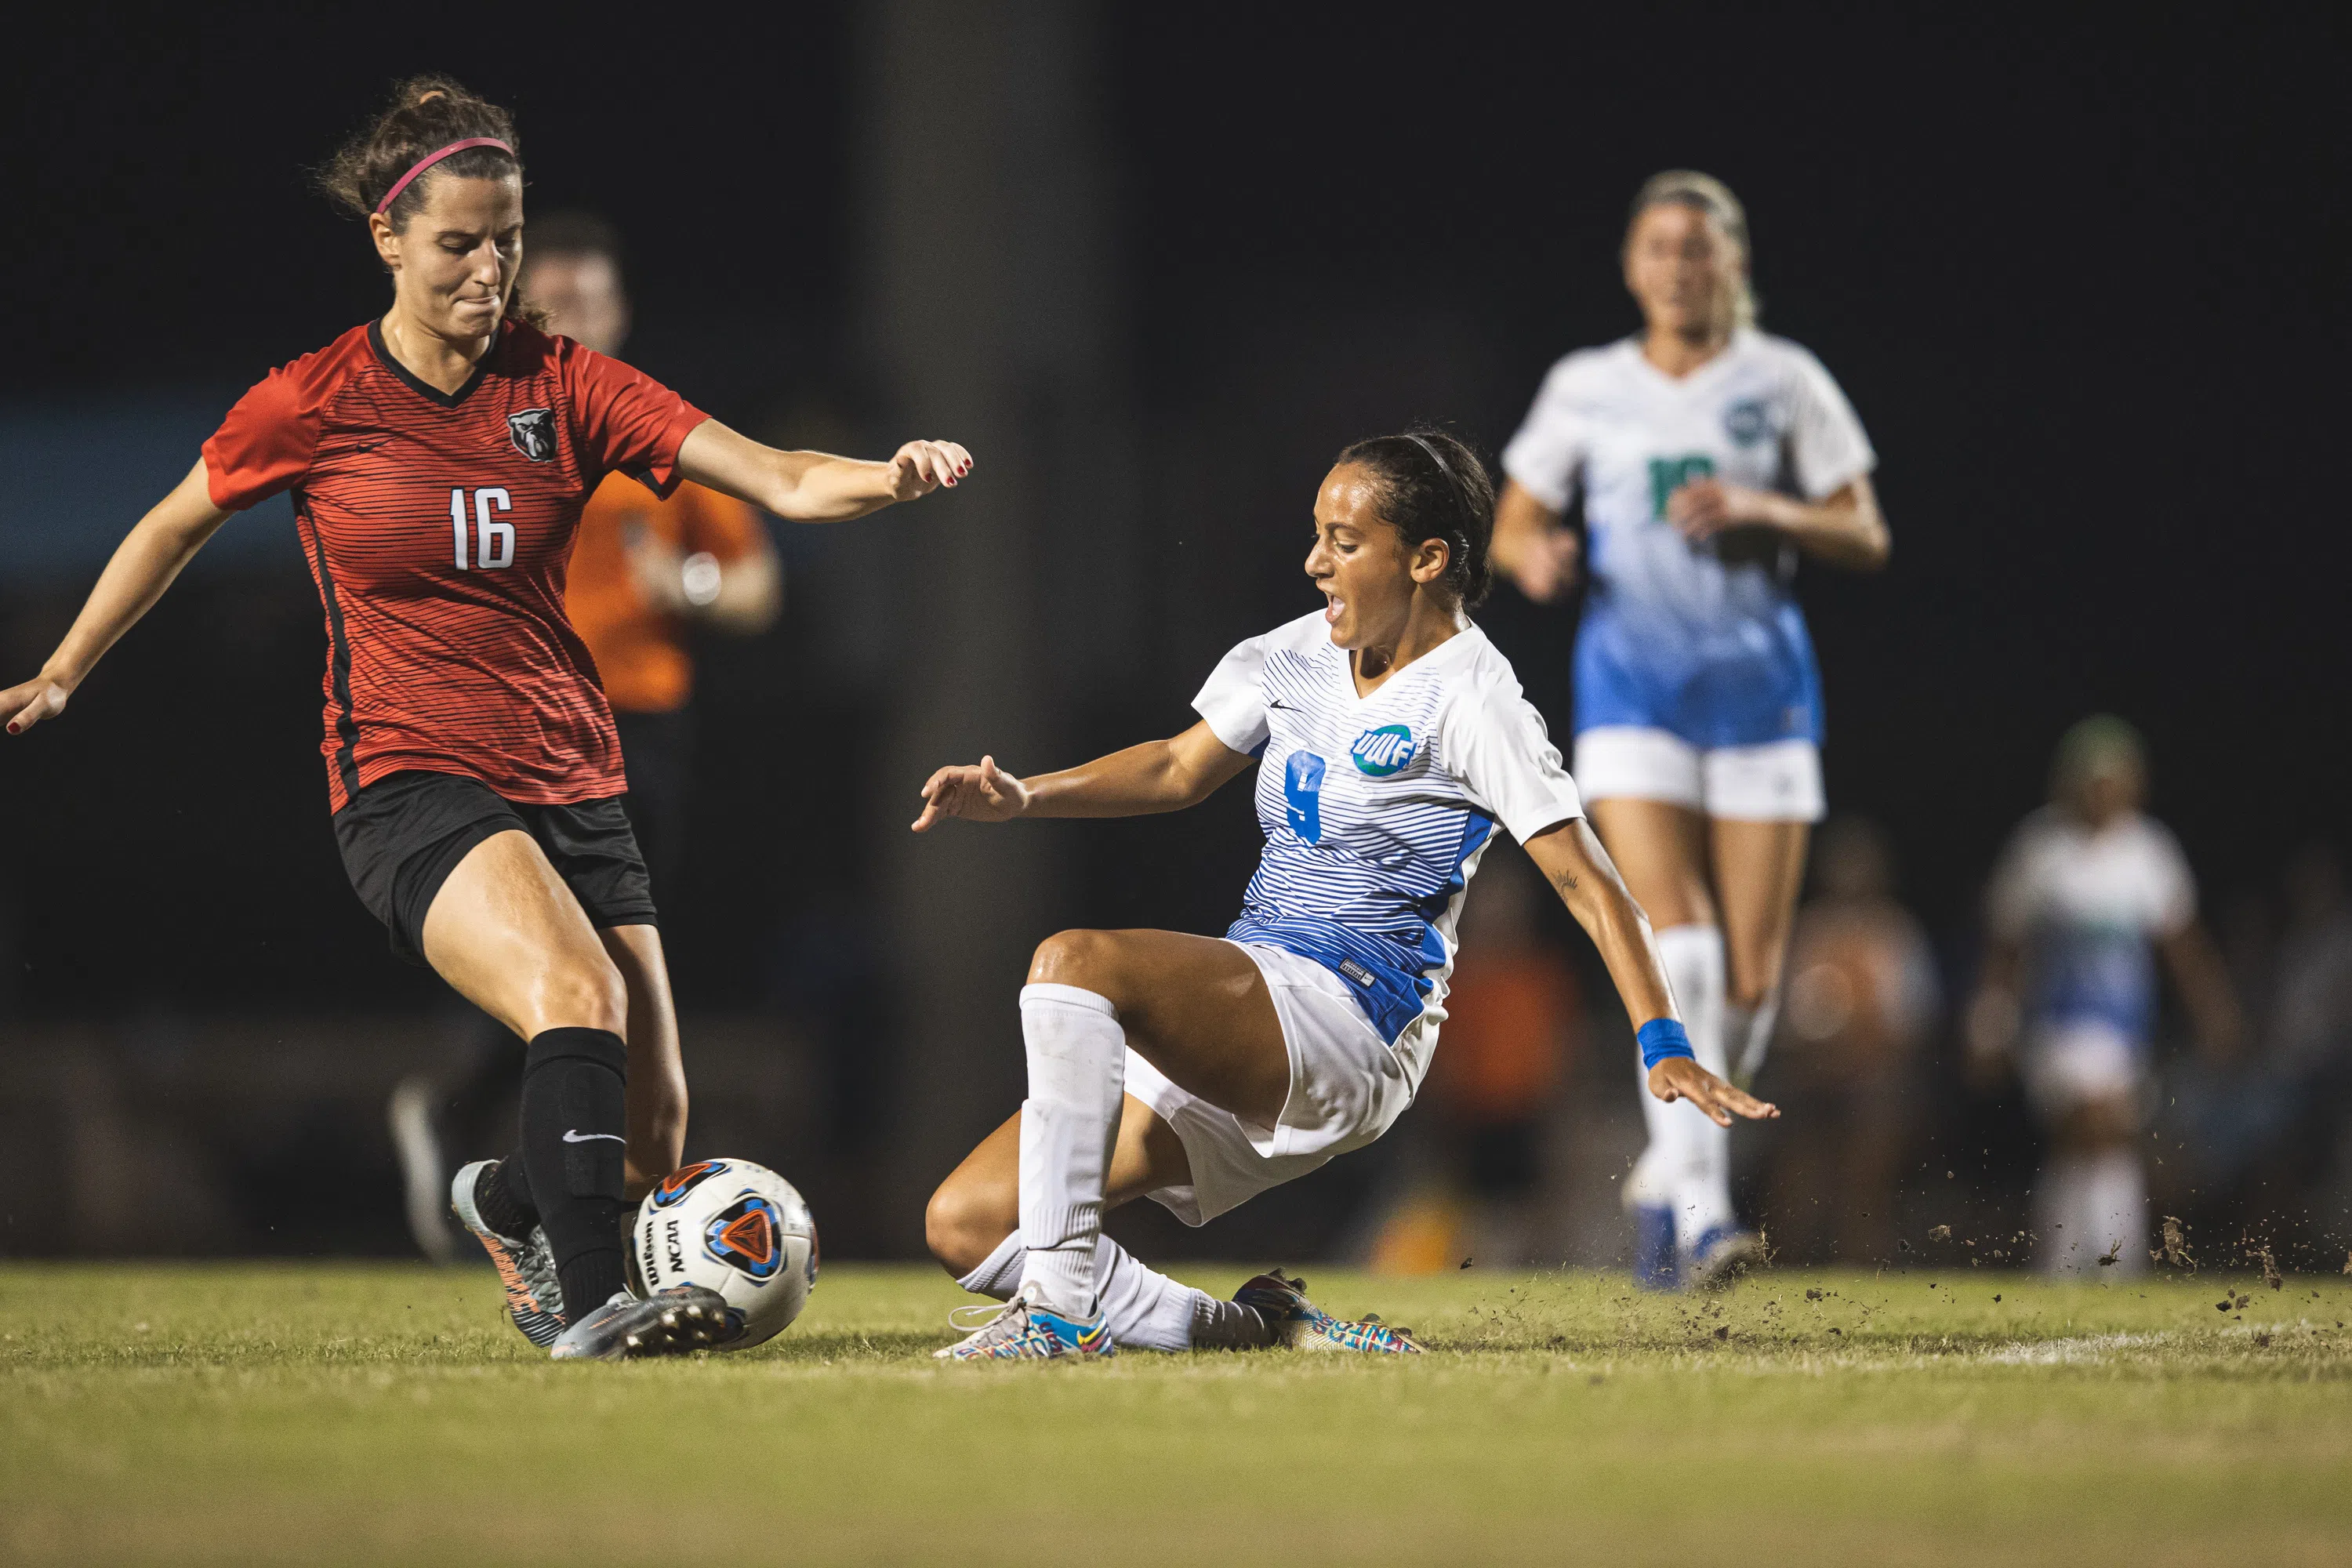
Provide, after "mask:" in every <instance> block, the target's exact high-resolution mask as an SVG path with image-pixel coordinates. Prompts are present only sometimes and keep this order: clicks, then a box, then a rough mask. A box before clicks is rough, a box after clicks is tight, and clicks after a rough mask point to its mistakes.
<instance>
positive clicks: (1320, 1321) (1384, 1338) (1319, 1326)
mask: <svg viewBox="0 0 2352 1568" xmlns="http://www.w3.org/2000/svg"><path fill="white" fill-rule="evenodd" d="M1234 1300H1236V1301H1238V1302H1240V1303H1241V1304H1242V1305H1243V1306H1244V1307H1249V1308H1252V1309H1254V1310H1255V1311H1256V1312H1257V1314H1258V1315H1259V1316H1260V1317H1262V1318H1264V1319H1265V1322H1266V1327H1267V1328H1269V1329H1271V1330H1272V1331H1274V1342H1275V1343H1276V1344H1277V1345H1280V1346H1282V1347H1283V1348H1284V1349H1286V1350H1294V1351H1356V1352H1361V1353H1363V1354H1366V1355H1419V1354H1421V1353H1422V1348H1421V1343H1420V1342H1419V1341H1417V1340H1415V1339H1414V1338H1413V1337H1412V1330H1411V1329H1392V1328H1391V1327H1389V1325H1388V1324H1386V1323H1383V1322H1381V1320H1380V1314H1378V1313H1377V1312H1367V1313H1365V1314H1364V1316H1363V1318H1362V1319H1361V1320H1360V1321H1352V1322H1351V1321H1349V1320H1347V1319H1345V1318H1335V1317H1333V1316H1332V1315H1331V1314H1330V1313H1328V1312H1327V1311H1325V1310H1323V1309H1322V1308H1320V1307H1318V1306H1317V1305H1316V1304H1315V1303H1314V1302H1312V1301H1310V1300H1307V1281H1306V1280H1304V1279H1296V1278H1286V1277H1285V1276H1284V1274H1283V1272H1282V1270H1281V1269H1279V1268H1270V1269H1268V1270H1266V1271H1265V1273H1263V1274H1261V1275H1259V1276H1258V1277H1257V1278H1256V1279H1253V1280H1251V1281H1250V1282H1249V1283H1248V1284H1246V1285H1244V1286H1243V1287H1242V1288H1241V1289H1238V1290H1236V1291H1234Z"/></svg>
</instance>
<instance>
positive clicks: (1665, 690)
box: [1503, 328, 1877, 821]
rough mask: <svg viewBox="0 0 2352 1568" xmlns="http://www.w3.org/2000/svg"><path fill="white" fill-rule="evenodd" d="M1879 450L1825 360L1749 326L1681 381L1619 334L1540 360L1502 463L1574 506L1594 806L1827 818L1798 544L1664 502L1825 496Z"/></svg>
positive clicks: (1534, 489)
mask: <svg viewBox="0 0 2352 1568" xmlns="http://www.w3.org/2000/svg"><path fill="white" fill-rule="evenodd" d="M1876 461H1877V458H1876V456H1875V455H1874V453H1873V452H1872V450H1871V447H1870V441H1869V438H1868V437H1865V436H1864V434H1863V429H1862V425H1861V422H1860V421H1859V420H1858V419H1856V418H1855V417H1854V413H1853V408H1852V406H1851V405H1848V403H1847V402H1846V400H1845V396H1844V395H1843V393H1842V392H1840V391H1839V390H1838V385H1837V383H1836V382H1834V381H1832V379H1831V378H1830V374H1829V372H1828V371H1826V370H1824V369H1823V368H1822V363H1821V362H1820V361H1819V360H1816V359H1815V358H1814V357H1813V356H1812V355H1811V354H1810V353H1807V352H1806V351H1805V350H1803V349H1802V348H1800V347H1799V346H1798V345H1796V344H1795V343H1792V342H1788V341H1787V340H1786V339H1783V338H1776V337H1771V336H1769V335H1768V334H1766V333H1763V332H1759V331H1755V330H1753V329H1751V328H1741V329H1739V330H1738V331H1735V332H1733V333H1732V336H1731V341H1730V342H1728V343H1727V344H1726V345H1725V347H1724V350H1723V352H1722V353H1719V354H1717V355H1716V357H1715V358H1713V359H1711V360H1709V361H1708V362H1707V363H1705V364H1703V365H1701V366H1700V367H1699V368H1698V369H1696V370H1695V371H1693V372H1691V373H1690V374H1688V375H1685V376H1683V377H1680V378H1679V379H1677V378H1675V377H1673V376H1669V375H1667V374H1665V373H1664V372H1663V371H1661V370H1659V369H1658V368H1657V367H1656V366H1655V365H1654V364H1652V363H1650V362H1649V361H1648V360H1647V359H1645V358H1643V354H1642V348H1641V343H1640V342H1639V341H1638V340H1636V339H1632V338H1628V339H1625V340H1623V341H1622V342H1615V343H1612V344H1610V345H1608V346H1607V347H1604V348H1597V349H1585V350H1581V351H1580V352H1578V353H1572V354H1570V355H1568V356H1567V357H1566V358H1565V359H1562V360H1561V361H1560V362H1559V363H1557V364H1555V365H1554V366H1553V367H1552V369H1551V372H1550V374H1549V375H1547V376H1546V377H1545V378H1544V384H1543V388H1542V390H1541V391H1540V392H1538V394H1537V395H1536V400H1535V405H1534V406H1533V407H1531V408H1530V409H1529V410H1528V416H1527V419H1526V421H1525V422H1524V423H1523V424H1522V425H1521V426H1519V430H1518V433H1517V435H1516V436H1514V437H1512V438H1511V443H1510V445H1509V446H1508V447H1506V448H1505V449H1504V452H1503V468H1504V469H1505V471H1506V472H1507V473H1508V474H1509V476H1510V477H1511V478H1512V479H1514V480H1516V481H1517V483H1518V485H1519V487H1520V488H1521V489H1524V490H1526V491H1527V492H1528V494H1529V495H1532V496H1533V497H1535V499H1536V500H1538V501H1541V502H1542V503H1543V504H1544V505H1545V506H1547V507H1549V508H1550V509H1552V510H1555V511H1565V510H1567V509H1568V505H1569V502H1570V500H1571V499H1572V498H1573V497H1574V496H1575V495H1577V494H1579V493H1581V494H1582V496H1583V498H1584V517H1585V524H1586V530H1587V534H1588V538H1589V540H1590V542H1591V578H1592V591H1591V595H1590V596H1589V598H1588V599H1587V601H1586V604H1585V609H1584V619H1583V624H1582V626H1581V627H1580V629H1579V632H1578V635H1577V647H1576V668H1575V676H1576V736H1577V758H1576V773H1577V777H1578V780H1579V781H1580V783H1581V784H1583V786H1584V791H1585V794H1586V795H1587V796H1588V797H1589V798H1593V799H1600V798H1602V797H1604V796H1609V795H1631V796H1635V797H1639V798H1644V799H1663V800H1671V801H1673V802H1675V804H1677V805H1689V806H1692V807H1695V808H1697V809H1701V810H1705V811H1706V812H1707V813H1708V814H1709V815H1711V816H1733V817H1752V818H1761V819H1765V820H1794V821H1811V820H1814V819H1817V818H1818V817H1819V816H1821V815H1822V792H1821V764H1820V746H1821V741H1822V689H1821V672H1820V670H1819V668H1817V667H1816V665H1815V663H1814V658H1813V647H1812V640H1811V637H1809V636H1808V635H1807V633H1806V630H1805V618H1804V615H1803V612H1802V611H1801V610H1800V609H1799V608H1798V606H1797V602H1796V599H1795V596H1794V595H1792V594H1791V593H1790V586H1789V584H1790V577H1791V575H1792V574H1793V571H1794V566H1795V561H1794V552H1793V551H1791V550H1790V549H1789V548H1788V547H1786V546H1785V545H1782V544H1780V543H1778V542H1770V541H1768V542H1764V543H1763V544H1761V545H1759V544H1756V543H1754V542H1751V541H1750V540H1749V539H1746V538H1742V537H1741V536H1740V535H1739V534H1738V531H1734V533H1733V535H1732V536H1731V537H1730V538H1729V539H1728V540H1723V539H1718V540H1717V542H1709V543H1705V544H1693V543H1691V542H1689V541H1687V540H1685V538H1684V537H1683V535H1682V534H1681V532H1680V531H1678V530H1676V529H1675V526H1674V525H1673V524H1672V523H1670V522H1668V521H1666V502H1667V499H1668V498H1669V497H1670V496H1672V495H1673V494H1674V492H1675V489H1678V488H1680V487H1681V486H1682V485H1685V484H1686V483H1689V482H1690V481H1692V480H1694V479H1705V478H1708V477H1713V478H1717V479H1723V480H1725V481H1726V482H1727V483H1731V484H1738V485H1743V486H1747V487H1748V488H1751V489H1771V490H1779V491H1781V492H1782V493H1785V494H1790V495H1795V496H1800V497H1802V498H1803V499H1805V500H1814V501H1818V500H1823V499H1825V498H1827V497H1828V496H1830V495H1832V494H1834V493H1835V492H1836V491H1838V490H1839V489H1843V487H1844V486H1845V485H1846V484H1848V483H1850V482H1851V481H1852V480H1853V479H1856V478H1858V477H1860V476H1862V475H1864V474H1867V473H1868V472H1870V470H1871V468H1873V467H1874V466H1875V464H1876Z"/></svg>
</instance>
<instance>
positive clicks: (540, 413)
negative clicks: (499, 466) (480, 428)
mask: <svg viewBox="0 0 2352 1568" xmlns="http://www.w3.org/2000/svg"><path fill="white" fill-rule="evenodd" d="M507 434H508V435H509V436H510V437H513V439H514V449H515V450H516V451H518V452H520V453H521V454H522V455H523V456H524V457H526V458H530V460H531V461H532V462H534V463H551V462H553V461H555V411H554V410H553V409H551V408H526V409H524V410H523V411H522V412H521V413H520V414H509V415H508V416H507Z"/></svg>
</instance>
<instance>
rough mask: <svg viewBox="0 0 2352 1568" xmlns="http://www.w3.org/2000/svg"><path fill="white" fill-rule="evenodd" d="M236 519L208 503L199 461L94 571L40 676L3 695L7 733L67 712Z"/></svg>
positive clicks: (0, 705)
mask: <svg viewBox="0 0 2352 1568" xmlns="http://www.w3.org/2000/svg"><path fill="white" fill-rule="evenodd" d="M233 515H234V514H233V513H230V512H226V511H223V510H221V509H220V508H218V507H216V506H215V505H213V497H212V489H211V486H210V485H209V484H208V483H207V482H206V479H205V465H204V459H202V458H198V459H197V460H196V466H195V467H194V468H190V469H189V470H188V477H187V478H186V479H182V480H181V481H180V482H179V483H178V484H177V485H175V486H173V489H172V493H171V494H169V495H167V496H165V497H164V498H163V500H160V501H157V502H156V503H155V505H154V507H153V508H152V510H149V511H148V513H147V515H146V516H145V517H142V518H141V519H140V520H139V523H138V526H136V527H135V528H133V529H131V532H130V533H129V534H128V535H127V536H125V538H124V539H123V541H122V542H121V544H119V545H117V546H115V549H114V558H113V559H112V560H110V561H109V562H108V563H106V570H105V571H104V572H102V573H100V574H99V578H98V586H97V587H95V588H92V589H91V590H90V591H89V602H88V603H87V604H85V605H82V607H81V614H80V615H79V616H75V617H74V624H73V628H72V629H71V630H70V631H68V632H67V633H66V639H65V641H63V642H61V643H59V644H58V650H57V652H55V653H53V654H51V655H49V659H48V662H47V664H44V665H43V666H41V673H40V674H38V675H37V676H35V677H34V678H33V679H30V680H27V681H26V682H24V683H23V684H22V685H20V686H12V687H10V688H8V689H7V690H5V691H0V719H5V721H6V722H7V726H8V733H10V734H11V735H21V734H23V733H24V732H25V731H27V730H29V729H31V728H32V727H33V726H34V725H36V724H37V723H39V722H40V721H42V720H44V719H54V718H55V717H57V716H58V714H59V713H62V712H64V711H65V708H66V703H67V701H68V700H70V699H71V698H72V696H73V694H74V689H75V688H76V687H78V686H79V685H80V684H81V683H82V681H83V680H84V679H87V678H88V677H89V672H90V669H91V668H92V667H93V666H95V665H96V664H97V663H98V661H99V660H100V658H103V657H104V656H105V654H106V650H107V649H108V648H110V647H113V646H114V645H115V643H116V642H117V641H118V640H119V639H120V638H121V636H122V634H123V633H125V632H127V631H129V630H130V629H131V627H132V626H136V625H138V623H139V617H140V616H143V615H145V614H146V613H147V612H148V611H149V610H150V609H152V607H153V606H154V604H155V601H156V600H158V599H160V598H162V597H163V590H164V589H166V588H168V587H170V586H171V585H172V579H173V578H174V577H177V576H178V575H179V574H180V569H181V568H182V567H184V566H185V565H186V564H187V563H189V562H190V561H191V560H193V559H194V557H195V553H196V552H197V551H199V550H201V549H203V548H204V546H205V540H207V539H210V538H211V537H212V536H213V531H214V530H215V529H217V528H218V527H220V525H221V524H222V523H224V522H226V521H228V520H229V518H230V517H231V516H233Z"/></svg>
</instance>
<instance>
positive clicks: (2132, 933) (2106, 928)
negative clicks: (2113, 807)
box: [1986, 806, 2197, 1116]
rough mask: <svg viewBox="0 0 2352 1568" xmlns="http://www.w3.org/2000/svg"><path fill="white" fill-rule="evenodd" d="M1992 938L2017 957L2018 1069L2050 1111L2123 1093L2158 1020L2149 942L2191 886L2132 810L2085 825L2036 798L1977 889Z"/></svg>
mask: <svg viewBox="0 0 2352 1568" xmlns="http://www.w3.org/2000/svg"><path fill="white" fill-rule="evenodd" d="M1986 903H1987V905H1988V910H1987V913H1988V916H1989V921H1988V923H1989V924H1990V926H1991V928H1992V931H1993V934H1995V935H1996V936H1999V937H2000V938H2002V939H2004V940H2006V941H2010V942H2017V943H2019V944H2020V945H2021V947H2022V949H2023V950H2024V953H2025V962H2026V970H2025V994H2024V997H2023V1011H2024V1018H2023V1025H2024V1031H2023V1039H2022V1047H2023V1048H2022V1050H2021V1056H2020V1061H2019V1067H2020V1069H2021V1076H2022V1077H2023V1079H2024V1080H2025V1085H2026V1090H2027V1092H2028V1093H2029V1094H2030V1095H2031V1096H2032V1099H2033V1101H2034V1103H2035V1104H2036V1105H2037V1106H2038V1107H2039V1108H2040V1109H2041V1110H2042V1111H2043V1112H2044V1113H2045V1114H2048V1115H2053V1116H2054V1115H2059V1114H2063V1112H2064V1111H2065V1110H2068V1109H2069V1108H2070V1107H2072V1106H2073V1105H2074V1104H2075V1103H2077V1102H2079V1101H2080V1100H2084V1099H2087V1098H2093V1097H2100V1098H2105V1097H2114V1096H2129V1095H2131V1094H2134V1093H2136V1092H2137V1091H2138V1090H2139V1089H2140V1087H2141V1084H2142V1081H2143V1079H2144V1077H2145V1074H2146V1071H2147V1049H2148V1043H2149V1039H2150V1037H2151V1035H2152V1033H2153V1031H2154V1029H2155V1025H2156V1005H2157V973H2156V953H2155V944H2156V943H2158V942H2161V941H2163V940H2164V939H2165V938H2167V937H2169V936H2172V935H2174V934H2176V933H2178V932H2179V931H2181V930H2182V929H2183V928H2184V927H2186V926H2187V925H2188V924H2189V921H2190V920H2191V919H2193V918H2194V917H2195V915H2196V912H2197V887H2196V883H2195V881H2194V880H2193V879H2192V878H2191V877H2190V874H2189V862H2188V860H2187V859H2186V858H2184V857H2183V856H2182V855H2181V853H2180V845H2179V841H2178V840H2176V839H2175V838H2174V837H2172V835H2171V833H2170V832H2168V830H2167V829H2166V828H2165V826H2164V825H2163V824H2161V823H2159V822H2157V821H2155V820H2153V819H2152V818H2149V817H2146V816H2139V815H2137V813H2135V814H2134V815H2132V816H2126V817H2122V818H2120V819H2118V820H2116V821H2115V822H2111V823H2109V824H2108V825H2107V826H2106V827H2105V828H2104V829H2102V830H2100V831H2098V832H2093V831H2092V830H2091V828H2090V827H2089V826H2086V825H2084V823H2083V822H2082V821H2081V820H2080V819H2078V818H2076V817H2075V816H2073V815H2072V814H2070V813H2067V812H2063V811H2061V810H2059V809H2057V808H2056V807H2054V806H2045V807H2043V808H2042V810H2040V811H2038V812H2035V813H2034V814H2033V815H2032V816H2029V817H2027V818H2026V819H2025V821H2024V823H2023V824H2022V825H2021V826H2019V828H2018V830H2017V834H2016V836H2015V837H2013V838H2011V840H2010V843H2009V847H2008V848H2007V849H2006V850H2004V851H2003V852H2002V855H2001V858H2000V864H1999V865H1998V867H1997V868H1995V870H1994V872H1993V878H1992V883H1991V886H1990V889H1989V891H1988V893H1987V898H1986Z"/></svg>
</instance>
